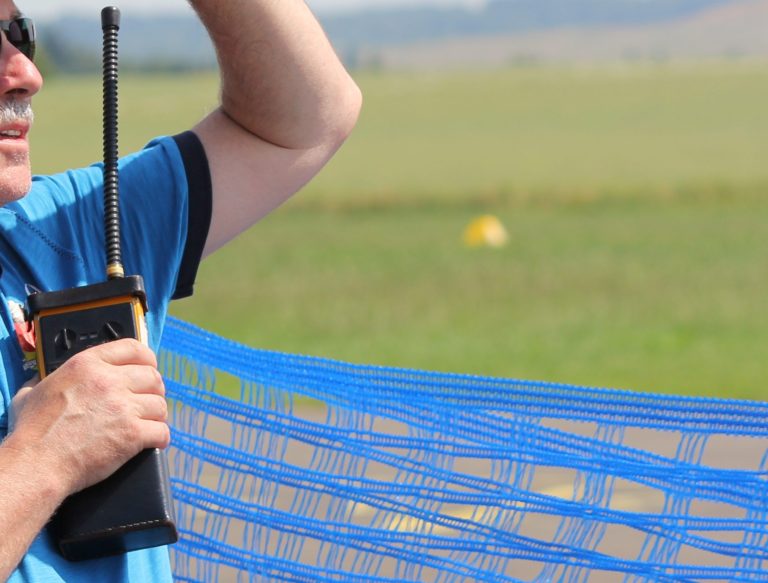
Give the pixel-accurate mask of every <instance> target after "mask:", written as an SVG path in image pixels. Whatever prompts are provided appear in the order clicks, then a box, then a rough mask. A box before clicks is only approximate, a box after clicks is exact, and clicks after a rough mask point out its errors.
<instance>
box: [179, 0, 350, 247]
mask: <svg viewBox="0 0 768 583" xmlns="http://www.w3.org/2000/svg"><path fill="white" fill-rule="evenodd" d="M191 4H192V6H193V7H194V8H195V10H196V11H197V13H198V14H199V16H200V19H201V20H202V22H203V24H204V25H205V26H206V28H207V29H208V32H209V33H210V35H211V38H212V39H213V42H214V45H215V47H216V51H217V55H218V60H219V65H220V68H221V81H222V94H221V107H220V108H219V109H218V110H216V111H215V112H214V113H212V114H211V115H209V116H208V117H207V118H205V119H204V120H203V121H202V122H201V123H200V124H198V125H197V126H196V127H195V128H194V131H195V132H196V133H197V135H198V136H199V137H200V139H201V141H202V142H203V146H204V148H205V150H206V153H207V156H208V160H209V163H210V168H211V178H212V182H213V215H212V221H211V229H210V232H209V235H208V239H207V242H206V246H205V254H206V255H207V254H209V253H211V252H213V251H215V250H216V249H218V248H219V247H221V246H222V245H223V244H224V243H226V242H227V241H229V240H230V239H232V238H233V237H235V236H236V235H237V234H239V233H240V232H242V231H243V230H245V229H247V228H248V227H249V226H251V225H252V224H253V223H255V222H256V221H258V220H259V219H260V218H262V217H263V216H264V215H266V214H267V213H269V212H270V211H271V210H273V209H274V208H275V207H277V206H278V205H280V204H281V203H282V202H283V201H285V200H286V199H287V198H288V197H290V196H291V195H292V194H294V193H295V192H296V191H297V190H299V189H300V188H301V187H302V186H304V184H306V183H307V182H308V181H309V180H310V179H311V178H312V177H313V176H314V175H315V174H316V173H317V172H318V171H319V170H320V169H321V168H322V167H323V165H324V164H325V163H326V162H327V161H328V160H329V159H330V158H331V156H332V155H333V154H334V152H335V151H336V150H337V149H338V148H339V146H340V145H341V144H342V143H343V141H344V139H345V138H346V137H347V135H348V134H349V132H350V131H351V130H352V128H353V126H354V124H355V122H356V121H357V116H358V113H359V111H360V105H361V96H360V91H359V90H358V88H357V86H356V85H355V83H354V81H352V79H351V78H350V77H349V75H348V74H347V72H346V71H345V70H344V67H343V66H342V64H341V63H340V62H339V59H338V58H337V56H336V54H335V53H334V51H333V48H332V47H331V45H330V43H329V42H328V40H327V38H326V37H325V34H324V33H323V31H322V29H321V27H320V25H319V24H318V22H317V21H316V20H315V18H314V16H313V15H312V13H311V12H310V10H309V8H308V7H307V5H306V4H305V3H304V2H303V0H226V1H224V2H222V1H221V0H191Z"/></svg>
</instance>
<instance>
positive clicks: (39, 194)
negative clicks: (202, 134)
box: [0, 132, 210, 583]
mask: <svg viewBox="0 0 768 583" xmlns="http://www.w3.org/2000/svg"><path fill="white" fill-rule="evenodd" d="M102 185H103V181H102V168H101V165H95V166H92V167H90V168H84V169H81V170H74V171H69V172H65V173H63V174H59V175H56V176H44V177H35V178H34V179H33V184H32V189H31V191H30V193H29V194H28V195H27V196H26V197H24V198H23V199H22V200H20V201H18V202H15V203H12V204H9V205H7V206H5V207H3V208H0V267H1V268H2V273H1V274H0V303H2V306H1V307H0V315H1V316H2V318H0V357H1V360H0V439H1V438H3V437H5V435H6V434H7V431H8V410H9V407H10V403H11V399H12V398H13V396H14V395H15V393H16V391H17V390H18V389H19V388H20V387H21V386H22V385H23V383H24V382H26V381H27V380H28V379H30V378H31V377H33V376H34V375H35V374H36V367H35V363H34V360H33V359H32V358H31V354H29V352H27V354H25V351H24V348H23V347H24V341H23V330H24V325H23V323H22V322H20V319H21V318H22V306H23V305H24V304H25V300H26V297H27V295H28V293H29V291H30V290H31V289H37V290H40V291H55V290H60V289H67V288H71V287H77V286H82V285H88V284H92V283H98V282H101V281H104V280H105V275H104V272H105V261H106V260H105V251H104V227H103V217H104V208H103V197H102ZM120 196H121V199H120V207H121V215H122V216H121V225H122V239H123V262H124V264H125V271H126V273H127V274H129V275H141V276H143V278H144V284H145V287H146V290H147V299H148V304H149V313H148V314H147V326H148V329H149V340H150V345H151V346H152V348H153V349H155V350H157V347H158V345H159V342H160V334H161V331H162V327H163V322H164V320H165V316H166V313H167V308H168V302H169V301H170V299H171V298H173V297H183V296H186V295H190V294H191V288H192V283H193V281H194V277H195V274H196V271H197V263H198V262H199V260H200V256H201V253H202V246H203V244H204V242H205V237H206V236H207V228H208V223H209V221H210V175H209V174H208V166H207V162H206V160H205V154H204V152H203V150H202V145H201V144H200V142H199V140H197V138H196V137H195V136H194V134H192V133H190V132H187V133H186V134H182V135H180V136H177V137H175V138H161V139H158V140H155V141H154V142H152V143H150V144H149V145H148V146H147V148H145V149H144V150H142V151H141V152H138V153H136V154H134V155H132V156H128V157H126V158H124V159H123V160H121V162H120ZM20 336H21V337H22V339H21V340H20V339H19V337H20ZM27 348H28V347H27ZM10 581H11V582H12V583H21V582H34V583H43V582H61V581H77V582H78V583H80V582H83V581H93V582H99V583H105V582H111V581H114V582H121V583H122V582H125V581H137V582H142V583H145V582H149V581H151V582H153V583H154V582H162V581H171V570H170V564H169V559H168V550H167V549H166V548H156V549H149V550H145V551H136V552H133V553H128V554H124V555H120V556H116V557H109V558H105V559H98V560H93V561H85V562H81V563H70V562H68V561H66V560H65V559H64V558H62V557H61V555H59V553H58V552H57V550H56V549H55V548H54V546H53V544H52V542H51V540H50V538H49V535H48V532H47V530H44V531H43V532H42V533H41V534H40V535H39V536H38V537H37V539H36V540H35V542H34V543H33V545H32V547H31V548H30V549H29V552H28V553H27V555H26V556H25V558H24V559H23V561H22V562H21V564H20V565H19V567H18V569H17V570H16V571H15V572H14V573H13V575H11V578H10Z"/></svg>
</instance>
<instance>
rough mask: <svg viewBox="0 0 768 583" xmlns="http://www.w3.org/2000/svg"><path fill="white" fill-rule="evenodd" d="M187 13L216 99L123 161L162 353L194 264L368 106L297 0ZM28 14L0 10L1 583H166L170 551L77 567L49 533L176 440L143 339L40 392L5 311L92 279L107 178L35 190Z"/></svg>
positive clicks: (129, 248)
mask: <svg viewBox="0 0 768 583" xmlns="http://www.w3.org/2000/svg"><path fill="white" fill-rule="evenodd" d="M191 4H192V5H193V7H194V9H195V10H196V11H197V13H198V15H199V17H200V18H201V20H202V22H203V24H204V25H205V26H206V28H207V29H208V31H209V33H210V35H211V37H212V39H213V42H214V45H215V47H216V50H217V54H218V58H219V63H220V66H221V67H220V68H221V81H222V93H221V106H220V107H219V109H217V110H216V111H214V112H213V113H212V114H210V115H209V116H207V117H206V118H205V119H203V120H202V121H201V122H200V123H199V124H198V125H197V126H196V127H194V128H193V130H192V132H188V133H185V134H182V135H181V136H177V137H174V138H162V139H158V140H156V141H155V142H153V143H152V144H150V146H148V147H147V149H145V150H144V151H142V152H140V153H137V154H135V155H133V156H130V157H128V158H127V159H126V160H124V161H123V162H122V163H121V165H122V166H121V190H122V193H121V194H122V195H123V197H124V198H123V201H124V204H125V206H124V209H123V224H124V235H123V236H124V240H125V245H126V250H125V257H126V272H127V273H130V274H140V275H143V276H144V278H145V282H146V285H147V291H148V294H149V300H150V315H149V317H148V324H149V328H150V337H151V343H152V344H153V345H154V346H156V345H157V342H158V341H159V333H160V331H161V327H162V320H163V317H164V315H165V311H166V305H167V302H168V300H169V299H170V298H171V296H177V297H179V296H184V295H188V294H189V293H190V291H191V286H192V283H193V280H194V274H195V272H196V267H197V262H198V261H199V259H200V258H201V257H204V256H206V255H208V254H210V253H212V252H213V251H215V250H216V249H218V248H219V247H221V246H222V245H224V244H225V243H226V242H227V241H229V240H231V239H232V238H233V237H235V236H236V235H237V234H239V233H240V232H242V231H243V230H245V229H247V228H248V227H250V226H251V225H252V224H253V223H255V222H256V221H257V220H259V219H260V218H261V217H263V216H264V215H266V214H267V213H268V212H270V211H271V210H273V209H274V208H275V207H277V206H278V205H279V204H281V203H282V202H283V201H284V200H285V199H286V198H288V197H289V196H290V195H291V194H293V193H294V192H296V191H297V190H298V189H300V188H301V187H302V186H303V185H304V184H305V183H306V182H307V181H308V180H310V179H311V178H312V177H313V176H314V175H315V173H316V172H318V170H319V169H320V168H321V167H322V166H323V165H324V164H325V163H326V162H327V161H328V160H329V158H330V157H331V156H332V155H333V153H334V152H335V151H336V150H337V148H338V147H339V146H340V145H341V143H342V142H343V141H344V139H345V138H346V136H347V135H348V133H349V132H350V131H351V129H352V127H353V125H354V124H355V121H356V119H357V115H358V112H359V108H360V102H361V98H360V93H359V91H358V89H357V87H356V86H355V84H354V82H353V81H352V80H351V79H350V78H349V76H348V75H347V73H346V72H345V71H344V69H343V67H342V66H341V64H340V63H339V61H338V59H337V58H336V56H335V54H334V52H333V50H332V48H331V47H330V45H329V43H328V41H327V40H326V38H325V36H324V34H323V33H322V31H321V29H320V27H319V25H318V24H317V22H316V21H315V19H314V18H313V17H312V15H311V13H310V11H309V10H308V8H307V6H306V5H305V3H304V2H303V1H302V0H227V1H226V2H222V1H220V0H191ZM20 17H21V13H20V12H19V10H18V9H17V7H16V6H15V5H14V3H13V2H12V1H11V0H0V20H2V23H0V24H1V25H2V30H3V32H2V33H0V41H1V45H0V46H1V50H0V203H2V205H3V207H2V208H0V262H1V266H2V275H1V276H0V292H1V293H2V296H3V297H2V298H0V299H1V300H2V303H3V305H2V306H0V312H2V319H0V354H1V356H2V361H1V362H0V365H1V366H2V369H3V370H1V371H0V388H1V389H2V392H3V394H2V397H3V399H2V402H0V436H2V437H5V439H4V441H3V442H2V445H1V446H0V530H1V533H0V581H3V580H5V579H7V578H9V577H10V580H11V581H14V582H16V581H78V582H79V581H99V582H104V581H128V580H130V581H141V582H157V581H170V580H171V576H170V568H169V563H168V557H167V550H166V549H152V550H148V551H139V552H136V553H130V554H128V555H124V556H119V557H113V558H108V559H100V560H95V561H87V562H84V563H68V562H67V561H65V560H64V559H62V558H61V557H59V556H58V554H57V552H56V551H55V550H54V548H53V546H52V544H51V541H50V540H49V538H48V535H47V533H46V530H45V525H46V523H47V521H48V520H49V519H50V517H51V516H52V515H53V513H54V512H55V510H56V508H57V507H58V506H59V504H60V503H61V502H62V501H63V500H64V499H65V498H66V497H67V496H68V495H70V494H71V493H74V492H76V491H79V490H81V489H82V488H85V487H87V486H89V485H91V484H94V483H96V482H98V481H100V480H102V479H103V478H105V477H107V476H109V475H110V474H111V473H112V472H114V471H115V470H116V469H117V468H118V467H120V466H121V465H122V464H123V463H124V462H126V461H127V460H128V459H130V458H131V457H133V456H134V455H135V454H137V453H138V452H139V451H141V450H142V449H145V448H154V447H159V448H164V447H166V446H167V445H168V442H169V431H168V427H167V425H166V416H167V410H166V404H165V399H164V388H163V382H162V379H161V377H160V375H159V373H158V371H157V368H156V360H155V357H154V354H153V352H152V351H151V350H149V349H147V348H145V347H143V346H141V345H140V344H138V343H137V342H134V341H132V340H120V341H117V342H114V343H111V344H105V345H102V346H99V347H95V348H92V349H90V350H88V351H85V352H83V353H81V354H79V355H77V356H75V357H73V358H72V359H71V360H70V361H68V362H67V363H66V364H64V365H63V366H62V367H61V368H59V369H58V370H57V371H56V372H54V373H53V374H51V375H49V376H48V377H46V379H45V380H43V381H42V382H38V381H36V380H35V379H34V378H33V377H34V374H35V373H34V371H33V370H30V367H29V366H26V364H25V362H24V359H23V352H22V350H21V348H20V347H19V344H18V340H17V338H16V334H15V333H14V326H15V325H16V324H18V322H14V317H13V310H12V309H10V310H9V309H6V304H8V303H9V304H13V302H14V301H18V300H23V298H24V295H25V293H26V290H28V289H29V286H35V287H37V288H38V289H41V290H44V291H48V290H54V289H61V288H65V287H72V286H74V285H84V284H87V283H95V282H97V281H99V280H100V279H102V278H103V276H101V275H99V273H100V271H102V270H103V267H102V265H103V259H102V257H103V251H101V250H100V249H99V247H100V245H101V243H100V241H101V239H99V232H100V228H101V227H100V221H101V215H100V212H101V211H100V210H98V209H99V206H98V205H99V204H100V202H99V201H98V199H99V198H100V196H99V191H100V188H101V182H100V181H101V178H100V170H99V169H98V168H97V167H94V168H90V169H84V170H79V171H73V172H69V173H66V174H63V175H60V176H54V177H40V178H35V180H34V181H33V182H32V183H31V181H30V170H29V160H28V142H27V133H28V131H29V127H30V118H29V115H28V113H29V111H28V107H27V106H28V104H29V102H30V99H31V98H32V96H33V95H34V94H35V93H37V91H38V90H39V89H40V88H41V85H42V79H41V77H40V74H39V73H38V71H37V69H36V68H35V66H34V64H33V62H32V60H31V57H32V54H31V51H30V48H29V47H28V46H26V45H25V44H24V31H23V30H21V29H20V27H22V28H23V25H24V24H25V21H19V20H18V19H19V18H20ZM27 40H29V39H27ZM30 183H31V187H30ZM94 239H95V241H94ZM265 252H268V250H265ZM22 385H25V386H24V388H22V389H21V390H19V388H20V387H21V386H22ZM6 434H7V437H6Z"/></svg>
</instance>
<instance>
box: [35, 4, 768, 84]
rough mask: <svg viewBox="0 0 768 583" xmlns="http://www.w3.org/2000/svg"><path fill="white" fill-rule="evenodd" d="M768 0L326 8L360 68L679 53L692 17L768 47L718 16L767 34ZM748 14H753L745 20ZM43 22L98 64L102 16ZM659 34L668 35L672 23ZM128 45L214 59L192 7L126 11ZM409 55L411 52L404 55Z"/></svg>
mask: <svg viewBox="0 0 768 583" xmlns="http://www.w3.org/2000/svg"><path fill="white" fill-rule="evenodd" d="M766 2H768V0H488V1H486V2H479V3H478V4H477V6H476V7H475V8H468V7H463V8H462V7H454V8H437V7H419V8H399V9H382V8H379V9H370V10H364V11H359V12H351V13H346V14H345V13H341V14H332V15H325V16H321V20H322V23H323V26H324V27H325V29H326V31H327V32H328V35H329V37H330V38H331V41H332V42H333V43H334V46H335V47H336V49H337V51H338V52H339V54H340V55H341V56H342V58H343V59H344V60H345V61H346V62H347V63H348V64H350V65H351V66H353V67H355V66H372V65H376V66H398V67H400V66H450V65H451V64H457V63H465V64H500V63H507V62H513V61H516V60H525V59H531V60H552V59H554V60H557V59H560V58H562V57H563V56H567V55H571V58H589V59H593V58H597V59H602V58H606V56H608V57H609V58H615V57H616V55H619V56H623V57H630V58H631V57H633V56H637V57H643V56H646V55H647V54H648V53H649V51H651V52H652V51H654V50H655V51H660V52H662V53H664V54H665V55H666V54H673V53H674V54H675V55H676V54H678V53H679V52H680V51H682V52H683V53H684V52H685V51H686V50H687V49H685V48H684V47H683V46H682V45H683V44H685V43H686V42H693V43H694V44H697V46H698V44H706V42H707V41H704V40H700V36H699V33H698V32H695V31H693V32H690V31H688V29H685V26H687V25H684V26H683V28H682V29H681V28H680V27H681V23H692V22H693V23H695V22H699V21H700V24H693V25H690V26H692V27H693V28H696V30H702V31H703V30H706V31H707V34H709V35H710V37H709V41H708V42H711V43H712V44H713V46H717V47H719V48H717V49H716V50H715V52H718V54H720V53H721V52H723V51H725V52H730V53H732V54H742V53H749V54H751V53H752V52H753V51H754V50H755V48H756V47H757V46H758V45H760V46H762V45H761V44H760V42H759V40H754V42H753V41H750V42H741V41H738V39H736V38H735V37H737V36H738V34H735V33H734V32H733V31H730V30H729V31H727V34H725V35H724V34H723V30H721V28H722V27H721V26H720V25H719V24H718V22H717V19H718V18H725V19H726V21H727V22H731V23H733V26H741V22H742V20H745V21H746V22H747V25H749V30H750V31H753V30H757V29H758V28H759V27H758V26H757V25H754V24H755V23H754V22H752V21H751V20H750V19H751V18H753V17H754V16H755V15H757V16H758V17H761V18H763V20H762V21H761V22H760V21H758V24H760V25H762V31H763V34H762V35H760V36H762V37H765V36H766V34H765V31H766V30H768V23H766V21H765V18H764V12H765V11H764V8H765V5H766ZM761 9H762V12H761ZM740 14H746V15H747V16H746V17H744V18H743V19H742V20H740V16H739V15H740ZM713 15H714V16H713ZM749 15H752V16H749ZM713 18H714V19H715V20H712V19H713ZM707 22H709V24H707ZM753 25H754V26H753ZM728 26H731V25H730V24H729V25H728ZM697 27H698V28H697ZM40 28H41V34H40V36H41V46H42V47H43V49H44V50H45V52H46V53H47V56H48V57H49V59H50V60H51V61H52V62H53V64H54V66H56V67H57V68H59V69H63V70H93V69H98V67H99V62H100V54H101V29H100V26H99V23H98V17H97V16H96V17H95V18H93V19H86V18H82V17H70V18H63V19H58V20H57V21H56V23H55V25H54V24H51V25H48V26H46V25H42V26H41V27H40ZM683 29H685V30H686V32H685V37H684V39H682V38H681V39H680V42H674V43H667V42H663V41H661V40H653V39H651V37H652V36H653V35H654V34H656V33H653V32H652V31H655V30H661V31H664V30H667V31H672V30H675V31H678V30H683ZM595 31H600V36H601V39H600V40H599V41H598V39H596V38H594V34H595ZM659 34H660V35H661V36H662V37H663V36H664V35H665V34H671V32H668V33H664V32H662V33H659ZM701 34H704V33H703V32H702V33H701ZM752 36H755V35H753V33H751V32H750V38H752ZM624 37H627V38H624ZM633 39H634V40H633ZM696 39H699V40H696ZM737 41H738V42H737ZM120 46H121V62H123V63H124V64H126V66H129V67H130V66H134V67H140V68H150V69H163V70H167V69H190V68H210V67H213V66H215V63H216V59H215V55H214V52H213V49H212V47H211V43H210V41H209V40H208V37H207V35H206V33H205V31H204V30H203V28H202V26H201V25H200V24H199V23H198V22H197V21H196V20H195V19H194V17H192V16H191V15H190V16H184V15H181V16H164V17H157V16H153V17H146V16H141V15H136V14H132V13H131V12H130V10H124V11H123V24H122V28H121V36H120ZM654 47H656V48H654ZM762 50H763V49H762V48H759V51H762ZM693 52H694V53H696V54H698V53H699V52H701V51H693ZM710 52H712V51H710ZM761 54H762V53H761ZM410 55H412V56H413V60H412V61H411V62H410V63H406V61H407V60H408V58H409V56H410ZM438 57H440V58H438Z"/></svg>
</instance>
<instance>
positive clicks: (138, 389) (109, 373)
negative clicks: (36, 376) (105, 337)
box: [7, 340, 170, 495]
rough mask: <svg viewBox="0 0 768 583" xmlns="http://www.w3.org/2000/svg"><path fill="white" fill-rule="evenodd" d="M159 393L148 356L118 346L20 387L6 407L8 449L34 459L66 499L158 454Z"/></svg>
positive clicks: (162, 407) (162, 410)
mask: <svg viewBox="0 0 768 583" xmlns="http://www.w3.org/2000/svg"><path fill="white" fill-rule="evenodd" d="M167 417H168V408H167V404H166V401H165V387H164V385H163V380H162V377H161V376H160V373H159V372H158V370H157V360H156V358H155V355H154V353H153V352H152V351H151V350H150V349H149V348H147V347H145V346H144V345H142V344H141V343H139V342H137V341H135V340H119V341H116V342H111V343H108V344H103V345H101V346H96V347H94V348H91V349H89V350H86V351H84V352H82V353H80V354H77V355H75V356H74V357H72V358H71V359H70V360H68V361H67V362H66V363H65V364H64V365H62V366H61V368H59V369H58V370H56V371H55V372H54V373H52V374H51V375H49V376H48V377H46V378H45V379H43V380H42V381H39V382H37V383H36V384H30V385H28V386H25V387H23V388H22V389H21V390H20V391H19V393H18V396H17V397H16V398H15V399H14V401H13V403H12V411H11V436H10V437H9V440H8V443H7V445H9V446H12V447H24V448H27V449H28V451H30V452H34V458H32V459H35V460H37V461H38V462H39V463H40V468H41V471H50V472H54V475H55V476H57V477H58V478H59V479H60V480H61V486H62V488H63V491H64V493H65V495H69V494H72V493H74V492H77V491H79V490H82V489H83V488H86V487H88V486H90V485H92V484H95V483H97V482H100V481H102V480H104V479H105V478H107V477H108V476H110V475H111V474H112V473H114V472H115V471H116V470H117V469H118V468H120V467H121V466H122V465H123V464H124V463H125V462H127V461H128V460H129V459H131V458H132V457H134V456H135V455H137V454H138V453H139V452H140V451H142V450H144V449H150V448H165V447H167V446H168V443H169V440H170V432H169V429H168V426H167V425H166V420H167Z"/></svg>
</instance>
